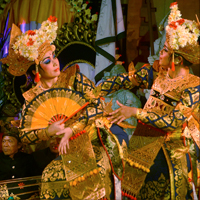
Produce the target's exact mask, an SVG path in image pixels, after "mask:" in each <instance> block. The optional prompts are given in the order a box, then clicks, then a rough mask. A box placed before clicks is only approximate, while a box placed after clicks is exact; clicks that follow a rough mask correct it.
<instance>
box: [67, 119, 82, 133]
mask: <svg viewBox="0 0 200 200" xmlns="http://www.w3.org/2000/svg"><path fill="white" fill-rule="evenodd" d="M69 128H71V129H72V131H73V135H75V134H77V133H79V132H81V131H83V129H84V128H85V124H83V123H81V122H76V123H74V124H72V125H71V126H69Z"/></svg>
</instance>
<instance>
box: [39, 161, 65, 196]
mask: <svg viewBox="0 0 200 200" xmlns="http://www.w3.org/2000/svg"><path fill="white" fill-rule="evenodd" d="M63 180H65V171H64V169H63V163H62V160H53V161H52V162H51V163H50V164H48V165H47V167H46V168H45V169H44V171H43V173H42V180H41V183H42V185H41V194H40V196H41V198H45V199H53V198H55V197H56V195H57V196H58V197H60V196H61V193H62V192H63V196H68V194H67V191H68V190H67V188H69V184H68V183H67V182H66V181H63ZM66 184H67V185H66Z"/></svg>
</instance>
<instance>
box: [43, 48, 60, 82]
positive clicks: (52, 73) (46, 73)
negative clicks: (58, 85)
mask: <svg viewBox="0 0 200 200" xmlns="http://www.w3.org/2000/svg"><path fill="white" fill-rule="evenodd" d="M40 66H41V68H42V69H41V68H39V73H40V74H41V77H42V78H45V79H51V78H55V77H57V76H59V75H60V64H59V61H58V58H57V57H56V56H55V52H54V51H48V52H47V53H46V54H45V55H44V57H43V59H42V61H41V62H40Z"/></svg>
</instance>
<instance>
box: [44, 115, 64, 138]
mask: <svg viewBox="0 0 200 200" xmlns="http://www.w3.org/2000/svg"><path fill="white" fill-rule="evenodd" d="M63 121H64V119H61V120H59V121H57V122H54V123H53V124H51V125H50V126H49V127H48V129H47V132H48V136H50V137H51V136H54V135H56V133H57V132H59V131H61V130H63V129H64V128H65V124H64V123H63V124H61V123H62V122H63Z"/></svg>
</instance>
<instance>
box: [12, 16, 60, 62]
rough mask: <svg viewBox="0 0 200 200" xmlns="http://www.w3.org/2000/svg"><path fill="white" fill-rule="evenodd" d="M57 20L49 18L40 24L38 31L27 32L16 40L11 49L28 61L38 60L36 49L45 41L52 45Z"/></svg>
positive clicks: (55, 34)
mask: <svg viewBox="0 0 200 200" xmlns="http://www.w3.org/2000/svg"><path fill="white" fill-rule="evenodd" d="M57 29H58V25H57V18H56V17H52V16H50V17H49V18H48V20H46V21H44V22H42V25H41V28H40V29H38V30H29V31H26V32H25V33H22V35H20V36H18V37H17V38H16V42H15V43H14V44H13V46H12V48H13V49H14V51H15V53H19V54H20V55H22V56H23V57H25V58H27V59H28V60H30V61H35V60H36V59H37V58H38V48H39V47H40V45H42V44H43V43H44V42H45V41H47V40H48V41H49V42H50V43H52V42H53V41H54V40H55V39H56V36H57V33H56V31H57Z"/></svg>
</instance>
